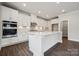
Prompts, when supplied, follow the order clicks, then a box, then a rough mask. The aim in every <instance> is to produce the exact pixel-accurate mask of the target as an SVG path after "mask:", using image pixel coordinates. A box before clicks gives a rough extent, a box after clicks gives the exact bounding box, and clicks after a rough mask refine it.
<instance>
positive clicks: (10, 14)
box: [1, 6, 18, 21]
mask: <svg viewBox="0 0 79 59" xmlns="http://www.w3.org/2000/svg"><path fill="white" fill-rule="evenodd" d="M17 18H18V11H17V10H14V9H12V8H8V7H5V6H1V19H2V20H7V21H17Z"/></svg>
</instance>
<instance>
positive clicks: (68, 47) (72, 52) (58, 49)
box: [0, 38, 79, 56]
mask: <svg viewBox="0 0 79 59" xmlns="http://www.w3.org/2000/svg"><path fill="white" fill-rule="evenodd" d="M32 55H33V53H32V52H30V51H29V47H28V42H24V43H20V44H15V45H12V46H8V47H4V48H2V49H1V51H0V56H32ZM44 55H45V56H79V42H73V41H68V40H67V38H63V43H62V44H61V43H57V44H56V45H55V46H54V47H52V48H51V49H49V50H48V51H46V52H45V53H44Z"/></svg>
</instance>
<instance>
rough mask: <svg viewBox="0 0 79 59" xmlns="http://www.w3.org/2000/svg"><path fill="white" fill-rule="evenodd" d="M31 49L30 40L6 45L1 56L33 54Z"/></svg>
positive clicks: (0, 52) (0, 53)
mask: <svg viewBox="0 0 79 59" xmlns="http://www.w3.org/2000/svg"><path fill="white" fill-rule="evenodd" d="M32 55H33V54H32V53H31V52H30V51H29V47H28V42H24V43H20V44H16V45H12V46H8V47H4V48H2V49H1V51H0V56H32Z"/></svg>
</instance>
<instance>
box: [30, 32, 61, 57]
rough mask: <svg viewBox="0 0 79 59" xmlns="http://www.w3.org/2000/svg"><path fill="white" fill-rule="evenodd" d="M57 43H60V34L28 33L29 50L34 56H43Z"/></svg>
mask: <svg viewBox="0 0 79 59" xmlns="http://www.w3.org/2000/svg"><path fill="white" fill-rule="evenodd" d="M58 42H60V43H62V33H61V32H29V49H30V51H31V52H33V55H34V56H44V52H46V51H47V50H48V49H50V48H51V47H53V46H54V45H55V44H57V43H58Z"/></svg>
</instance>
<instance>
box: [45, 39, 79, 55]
mask: <svg viewBox="0 0 79 59" xmlns="http://www.w3.org/2000/svg"><path fill="white" fill-rule="evenodd" d="M49 51H50V52H49ZM49 51H47V52H48V53H47V52H45V56H79V42H74V41H69V40H68V39H67V38H63V43H62V44H58V45H56V46H55V47H52V48H51V49H49Z"/></svg>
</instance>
